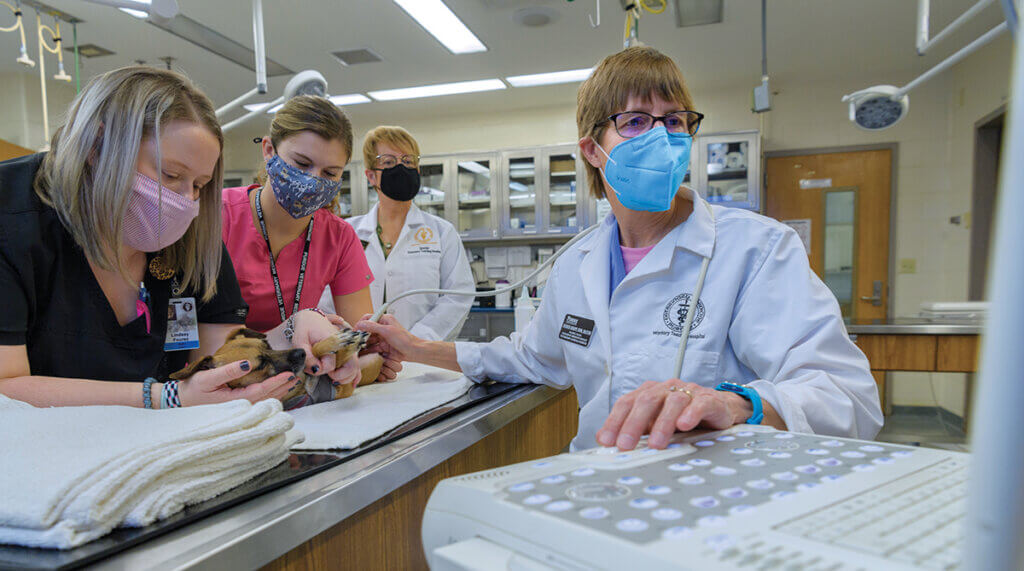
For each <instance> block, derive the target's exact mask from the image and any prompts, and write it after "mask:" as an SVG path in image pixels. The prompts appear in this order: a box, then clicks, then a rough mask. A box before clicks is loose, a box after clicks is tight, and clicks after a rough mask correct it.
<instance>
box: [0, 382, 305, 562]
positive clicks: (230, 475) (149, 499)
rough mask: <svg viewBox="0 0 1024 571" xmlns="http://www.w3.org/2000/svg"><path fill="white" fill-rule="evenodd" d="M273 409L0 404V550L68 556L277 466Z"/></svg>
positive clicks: (263, 405) (273, 404) (284, 440)
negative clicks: (23, 548) (121, 528)
mask: <svg viewBox="0 0 1024 571" xmlns="http://www.w3.org/2000/svg"><path fill="white" fill-rule="evenodd" d="M292 426H293V422H292V420H291V418H290V417H289V416H288V415H287V414H285V413H283V412H282V411H281V403H280V402H279V401H276V400H268V401H263V402H260V403H257V404H255V405H253V404H251V403H249V402H247V401H232V402H228V403H221V404H217V405H206V406H197V407H186V408H177V409H170V410H156V411H154V410H145V409H137V408H131V407H123V406H83V407H55V408H34V407H29V406H26V405H25V404H24V403H19V402H17V401H13V400H11V399H8V398H6V397H3V396H2V395H0V434H2V435H3V438H2V439H0V458H3V459H4V462H3V463H4V468H3V470H0V543H15V544H19V545H28V546H36V547H58V548H70V547H74V546H76V545H80V544H82V543H85V542H87V541H91V540H93V539H96V538H97V537H100V536H102V535H105V534H106V533H108V532H109V531H110V530H111V529H113V528H114V527H116V526H118V525H147V524H149V523H152V522H153V521H154V520H156V519H159V518H164V517H167V516H168V515H171V514H173V513H175V512H176V511H178V510H180V509H181V508H182V507H184V506H186V505H189V504H192V503H197V502H199V501H202V500H205V499H208V498H210V497H213V496H215V495H217V494H220V493H222V492H224V491H226V490H228V489H230V488H231V487H234V486H236V485H238V484H240V483H242V482H244V481H246V480H248V479H251V478H252V477H254V476H256V475H257V474H259V473H261V472H263V471H265V470H267V469H269V468H271V467H273V466H274V465H276V464H278V463H280V462H281V461H283V460H284V459H285V458H287V455H288V448H289V447H290V446H291V445H292V444H294V443H295V441H296V440H297V439H299V438H301V436H299V435H298V433H294V432H293V433H291V434H290V435H289V436H288V437H286V436H285V434H286V433H287V432H288V430H289V429H291V428H292Z"/></svg>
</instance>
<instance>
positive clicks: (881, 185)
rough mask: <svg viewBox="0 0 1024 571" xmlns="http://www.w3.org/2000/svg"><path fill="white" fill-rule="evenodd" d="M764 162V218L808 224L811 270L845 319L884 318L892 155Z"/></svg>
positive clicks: (850, 154) (883, 152) (860, 153)
mask: <svg viewBox="0 0 1024 571" xmlns="http://www.w3.org/2000/svg"><path fill="white" fill-rule="evenodd" d="M765 162H766V186H765V214H767V215H768V216H771V217H772V218H776V219H778V220H782V221H793V220H797V221H800V222H798V223H797V225H802V226H803V227H804V228H806V227H807V224H808V223H809V225H810V232H809V234H810V254H809V256H810V262H811V268H812V269H813V270H814V271H815V273H817V274H818V276H819V277H821V278H822V280H824V281H825V283H826V284H827V285H829V287H830V289H832V290H833V293H836V294H837V295H836V297H837V298H839V299H840V306H841V307H842V309H843V317H848V318H852V319H858V320H863V319H884V318H885V317H886V316H887V315H888V311H887V309H888V304H889V216H890V212H889V206H890V195H891V192H892V189H891V188H890V187H891V184H892V166H893V165H892V151H891V150H889V149H883V150H871V151H851V152H838V153H822V154H814V155H798V156H783V157H771V158H768V159H767V160H766V161H765ZM844 208H846V209H848V216H847V218H846V219H844V218H843V216H842V212H843V209H844ZM836 212H839V213H840V214H838V215H837V214H836ZM826 226H827V228H826ZM847 240H849V241H850V244H849V245H847V244H846V241H847ZM844 250H847V251H844ZM826 251H827V252H828V256H826ZM826 257H828V258H829V259H828V260H826ZM835 260H841V261H839V262H836V261H835ZM826 261H828V262H829V264H826ZM844 298H845V299H844Z"/></svg>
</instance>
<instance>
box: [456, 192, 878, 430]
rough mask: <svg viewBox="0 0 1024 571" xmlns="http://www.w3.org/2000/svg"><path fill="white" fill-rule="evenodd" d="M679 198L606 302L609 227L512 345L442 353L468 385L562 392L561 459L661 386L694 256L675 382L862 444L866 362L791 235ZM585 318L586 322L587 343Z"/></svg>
mask: <svg viewBox="0 0 1024 571" xmlns="http://www.w3.org/2000/svg"><path fill="white" fill-rule="evenodd" d="M692 194H694V200H695V205H694V209H693V214H692V215H691V216H690V217H689V218H688V219H687V220H686V221H685V222H683V223H682V224H680V225H679V226H677V227H676V228H674V229H673V230H672V231H671V232H670V233H669V234H668V235H666V236H665V237H664V238H662V239H661V241H660V242H658V243H657V244H656V245H655V246H654V248H653V249H652V250H651V251H650V253H648V254H647V256H645V257H644V259H643V260H641V261H640V263H639V264H637V266H636V267H635V268H634V269H633V271H631V272H630V273H629V274H627V275H626V277H625V279H624V280H623V281H622V282H621V283H620V284H619V286H618V287H617V288H616V289H615V292H614V295H613V296H612V297H611V298H610V300H609V288H610V284H609V281H610V273H611V264H610V258H609V254H610V248H611V246H612V245H611V244H610V237H611V232H612V229H613V226H614V225H615V224H617V222H616V220H615V217H614V215H609V216H608V217H607V218H605V219H604V221H603V222H602V223H601V227H600V228H599V229H598V230H596V231H595V232H593V233H592V234H591V235H589V236H587V237H586V238H584V239H582V240H580V242H579V243H577V244H576V245H574V246H573V248H572V249H571V250H570V251H568V252H566V253H565V254H564V255H563V256H562V257H561V258H559V260H558V261H557V262H556V263H555V265H554V268H553V270H552V272H551V277H550V278H549V279H548V282H547V286H546V289H545V290H544V297H543V300H542V302H541V305H540V307H539V308H538V310H537V313H536V315H535V316H534V318H533V321H532V322H531V323H530V325H529V327H528V328H527V329H526V331H525V332H524V333H523V334H522V335H520V334H517V333H513V334H512V337H511V339H509V338H506V337H501V338H498V339H495V340H493V341H491V342H490V343H457V344H456V352H457V357H458V361H459V365H460V366H461V367H462V370H463V371H464V372H465V373H466V374H467V376H469V377H470V378H472V379H474V380H482V379H484V378H491V379H495V380H499V381H507V382H536V383H543V384H546V385H550V386H553V387H558V388H568V387H569V386H570V385H571V386H574V387H575V388H576V393H577V395H578V398H579V403H580V408H581V410H580V419H579V431H578V432H577V434H576V437H575V438H574V439H573V442H572V448H573V449H574V450H575V449H580V448H591V447H593V446H596V445H597V443H596V440H595V435H596V432H597V430H598V429H599V428H600V427H601V425H602V424H604V421H605V419H606V418H607V416H608V414H609V412H610V411H611V406H612V404H613V403H614V402H615V401H616V400H617V399H618V398H619V397H621V396H622V395H624V394H626V393H627V392H629V391H632V390H633V389H635V388H637V387H638V386H640V384H641V383H643V382H644V381H648V380H653V381H664V380H667V379H669V378H671V376H672V373H673V371H672V369H673V366H674V362H675V355H676V352H677V349H678V346H679V338H680V335H681V334H682V331H681V330H682V326H681V324H682V318H684V317H685V312H684V310H683V309H682V306H683V304H684V303H686V302H687V301H688V297H687V296H688V295H689V294H692V292H693V289H694V287H695V285H696V281H697V277H698V274H699V271H700V266H701V261H702V257H703V256H709V255H711V254H712V250H714V255H713V257H712V258H711V263H710V265H709V266H708V273H707V277H706V281H705V283H704V289H703V292H702V293H701V298H700V303H699V305H698V309H697V313H696V315H695V316H694V321H693V325H692V329H691V332H690V337H689V342H688V345H687V349H686V356H685V359H684V362H683V370H682V375H681V378H682V379H684V380H686V381H690V382H694V383H698V384H700V385H702V386H706V387H713V386H715V385H716V384H718V383H719V382H721V381H732V382H737V383H743V384H747V385H750V386H751V387H753V388H754V389H755V390H757V392H758V393H759V394H760V395H761V398H762V399H763V400H765V401H767V402H768V403H770V404H771V405H772V406H773V407H774V408H775V410H776V411H778V412H779V414H780V415H781V416H782V418H783V420H785V422H786V425H787V427H788V428H789V430H791V431H794V432H808V433H810V432H813V433H818V434H828V435H834V436H847V437H855V438H864V439H870V438H873V437H874V436H875V435H876V434H877V433H878V430H879V429H880V428H881V426H882V411H881V407H880V405H879V400H878V389H877V388H876V385H875V382H874V379H873V378H872V376H871V373H870V367H869V365H868V360H867V358H866V357H865V356H864V354H863V353H862V352H861V351H860V350H859V349H858V348H857V346H856V345H854V344H853V343H852V342H851V341H850V338H849V336H848V335H847V333H846V328H845V326H844V324H843V321H842V318H841V315H840V311H839V305H838V303H837V302H836V299H835V297H834V296H833V295H832V293H831V292H830V291H829V290H828V288H827V287H826V286H825V284H823V283H822V281H821V280H820V279H818V277H817V276H816V275H815V274H814V272H812V271H811V268H810V265H809V263H808V260H807V253H806V251H805V250H804V246H803V244H802V243H801V241H800V238H799V237H798V236H797V234H796V232H794V231H793V230H792V229H791V228H789V227H788V226H785V225H783V224H781V223H779V222H777V221H775V220H772V219H770V218H766V217H764V216H760V215H757V214H754V213H751V212H747V211H744V210H739V209H734V208H725V207H721V206H714V207H712V208H713V209H714V213H715V216H714V218H712V216H711V213H710V212H709V211H708V209H707V208H706V205H705V203H704V201H703V200H702V199H701V198H700V197H698V196H696V193H692ZM615 246H616V247H617V246H618V244H615ZM684 294H687V295H686V296H684ZM578 318H582V320H580V319H578ZM585 320H592V321H593V322H594V326H593V332H592V333H589V334H588V333H587V329H588V324H587V322H586V321H585ZM588 337H589V340H588V339H587V338H588ZM584 344H585V345H586V346H584Z"/></svg>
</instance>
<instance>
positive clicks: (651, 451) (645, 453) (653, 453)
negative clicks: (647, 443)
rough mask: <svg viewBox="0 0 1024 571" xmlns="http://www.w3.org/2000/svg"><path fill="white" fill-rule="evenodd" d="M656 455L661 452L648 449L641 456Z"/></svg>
mask: <svg viewBox="0 0 1024 571" xmlns="http://www.w3.org/2000/svg"><path fill="white" fill-rule="evenodd" d="M655 454H661V450H657V449H655V448H648V449H647V450H644V451H643V452H641V453H640V455H641V456H654V455H655Z"/></svg>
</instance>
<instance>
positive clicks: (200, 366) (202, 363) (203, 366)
mask: <svg viewBox="0 0 1024 571" xmlns="http://www.w3.org/2000/svg"><path fill="white" fill-rule="evenodd" d="M212 368H213V357H211V356H209V355H207V356H205V357H203V358H202V359H199V360H198V361H196V362H195V363H190V364H188V365H186V366H185V368H184V369H182V370H180V371H178V372H176V373H171V378H172V379H174V380H176V381H183V380H185V379H187V378H189V377H191V376H192V375H194V374H196V373H198V372H199V371H205V370H207V369H212Z"/></svg>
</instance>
